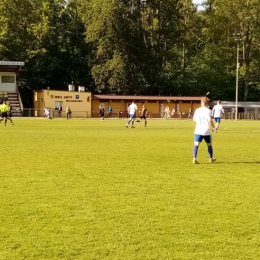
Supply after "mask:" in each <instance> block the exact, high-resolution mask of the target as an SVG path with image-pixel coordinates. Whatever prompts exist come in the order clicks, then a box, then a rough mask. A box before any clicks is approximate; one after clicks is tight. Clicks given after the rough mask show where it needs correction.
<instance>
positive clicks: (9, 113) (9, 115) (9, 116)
mask: <svg viewBox="0 0 260 260" xmlns="http://www.w3.org/2000/svg"><path fill="white" fill-rule="evenodd" d="M6 104H7V106H8V112H7V119H8V120H10V122H11V123H12V125H14V122H13V120H12V111H13V109H12V106H11V104H10V102H8V103H6Z"/></svg>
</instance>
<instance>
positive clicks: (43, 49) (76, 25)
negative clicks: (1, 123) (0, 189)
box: [0, 0, 260, 103]
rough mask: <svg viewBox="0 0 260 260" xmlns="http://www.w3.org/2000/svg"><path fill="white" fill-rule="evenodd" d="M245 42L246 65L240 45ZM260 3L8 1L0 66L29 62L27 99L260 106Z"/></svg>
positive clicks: (22, 80) (3, 5) (2, 15)
mask: <svg viewBox="0 0 260 260" xmlns="http://www.w3.org/2000/svg"><path fill="white" fill-rule="evenodd" d="M238 46H239V52H238V57H239V62H238V63H239V64H237V47H238ZM259 47H260V1H259V0H247V1H245V0H229V1H226V0H206V1H205V2H204V4H203V6H201V8H197V6H196V5H194V4H193V3H192V0H23V1H21V0H0V60H11V61H24V62H25V66H24V68H23V69H22V70H21V72H20V73H19V89H20V91H21V93H22V94H23V96H24V99H25V103H26V97H27V99H28V100H27V103H29V102H30V98H28V97H29V96H30V91H31V90H36V89H46V88H47V87H50V88H51V89H57V90H64V89H68V84H71V83H72V82H73V84H75V85H77V86H78V85H81V86H85V87H86V89H87V90H88V91H91V92H93V93H103V94H108V93H113V94H131V95H172V96H174V95H177V96H181V95H182V96H190V95H205V94H206V93H207V92H210V95H211V98H212V99H222V100H234V99H235V85H236V69H237V66H239V85H238V86H239V88H238V89H239V100H245V101H246V100H248V101H250V100H254V101H257V100H260V96H259V94H260V91H259V90H260V50H259V49H260V48H259Z"/></svg>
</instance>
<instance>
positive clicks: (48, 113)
mask: <svg viewBox="0 0 260 260" xmlns="http://www.w3.org/2000/svg"><path fill="white" fill-rule="evenodd" d="M44 115H45V116H46V117H47V118H49V119H52V117H51V113H50V110H49V109H48V108H46V107H44Z"/></svg>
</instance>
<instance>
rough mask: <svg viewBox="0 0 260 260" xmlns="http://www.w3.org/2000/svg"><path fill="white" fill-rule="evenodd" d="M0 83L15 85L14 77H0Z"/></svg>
mask: <svg viewBox="0 0 260 260" xmlns="http://www.w3.org/2000/svg"><path fill="white" fill-rule="evenodd" d="M2 83H15V76H2Z"/></svg>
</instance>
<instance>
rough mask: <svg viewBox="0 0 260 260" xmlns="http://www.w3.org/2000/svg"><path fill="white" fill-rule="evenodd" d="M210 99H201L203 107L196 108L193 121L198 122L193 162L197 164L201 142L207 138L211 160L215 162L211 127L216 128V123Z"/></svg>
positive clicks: (195, 132)
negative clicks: (212, 115) (209, 106)
mask: <svg viewBox="0 0 260 260" xmlns="http://www.w3.org/2000/svg"><path fill="white" fill-rule="evenodd" d="M208 105H209V99H208V98H207V97H203V98H202V99H201V107H200V108H198V109H196V110H195V113H194V116H193V121H194V122H195V123H196V127H195V131H194V147H193V163H194V164H197V163H198V161H197V153H198V149H199V146H200V143H201V142H202V141H203V140H205V142H206V144H207V146H208V154H209V162H211V163H212V162H215V161H216V159H215V158H214V157H213V148H212V134H211V127H212V128H213V129H214V128H215V126H214V123H213V120H212V117H211V110H210V109H209V108H208Z"/></svg>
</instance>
